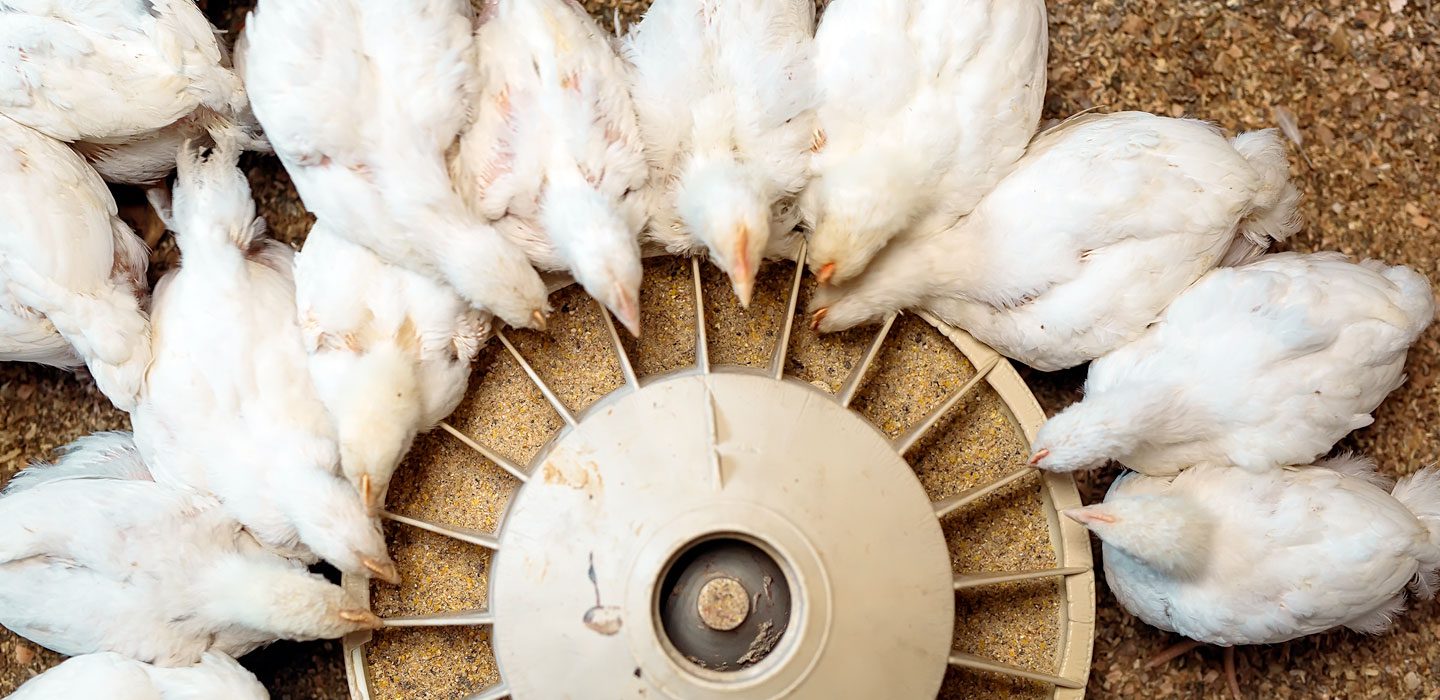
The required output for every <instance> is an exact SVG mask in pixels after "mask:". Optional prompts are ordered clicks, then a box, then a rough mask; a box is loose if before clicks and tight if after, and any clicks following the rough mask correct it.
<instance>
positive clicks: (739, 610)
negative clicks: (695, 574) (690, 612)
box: [695, 576, 750, 632]
mask: <svg viewBox="0 0 1440 700" xmlns="http://www.w3.org/2000/svg"><path fill="white" fill-rule="evenodd" d="M695 607H696V608H697V609H698V610H699V612H700V621H701V622H703V623H705V626H706V627H709V628H710V629H712V630H717V631H720V632H729V631H730V630H733V629H735V628H736V627H739V626H740V623H742V622H744V621H745V618H746V617H747V616H749V615H750V593H749V592H747V591H746V590H745V586H744V585H742V584H741V583H740V582H739V581H737V580H735V579H733V578H730V577H728V576H720V577H717V578H713V579H710V580H709V581H707V582H705V585H704V586H702V587H701V588H700V595H699V597H698V598H696V600H695Z"/></svg>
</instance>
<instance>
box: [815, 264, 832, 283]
mask: <svg viewBox="0 0 1440 700" xmlns="http://www.w3.org/2000/svg"><path fill="white" fill-rule="evenodd" d="M834 276H835V263H833V262H828V263H825V264H824V265H821V266H820V271H819V272H816V273H815V281H817V282H819V283H820V284H830V278H831V277H834Z"/></svg>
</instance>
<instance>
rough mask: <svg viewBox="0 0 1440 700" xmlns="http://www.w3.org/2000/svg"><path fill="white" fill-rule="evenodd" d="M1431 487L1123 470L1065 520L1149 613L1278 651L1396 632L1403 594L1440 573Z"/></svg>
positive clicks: (1439, 504) (1119, 590)
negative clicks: (1300, 643)
mask: <svg viewBox="0 0 1440 700" xmlns="http://www.w3.org/2000/svg"><path fill="white" fill-rule="evenodd" d="M1430 474H1431V472H1422V473H1421V476H1418V477H1417V478H1423V479H1433V476H1428V475H1430ZM1427 489H1428V490H1414V489H1412V490H1410V491H1406V490H1403V489H1402V488H1400V487H1397V488H1396V490H1395V492H1394V495H1392V494H1389V493H1386V492H1385V491H1384V490H1383V489H1381V488H1379V487H1377V486H1375V485H1374V484H1372V483H1370V481H1369V480H1368V479H1366V478H1359V477H1355V476H1350V475H1348V474H1346V473H1344V472H1343V471H1337V470H1333V469H1322V468H1299V469H1274V470H1270V471H1266V472H1263V473H1253V472H1248V471H1245V470H1243V469H1231V468H1228V467H1222V466H1197V467H1193V468H1191V469H1187V470H1186V471H1184V472H1181V473H1180V474H1179V475H1178V476H1173V477H1149V476H1144V475H1141V474H1136V473H1130V474H1126V475H1124V476H1122V477H1121V478H1120V479H1117V480H1116V481H1115V483H1114V484H1113V485H1112V486H1111V487H1110V492H1109V493H1108V494H1107V495H1106V496H1105V502H1104V504H1101V505H1098V506H1089V507H1086V508H1080V509H1076V510H1073V511H1066V515H1069V516H1071V517H1073V518H1075V519H1076V520H1079V521H1081V522H1083V523H1086V525H1087V527H1089V528H1090V529H1091V530H1092V531H1093V532H1095V534H1096V535H1097V536H1099V537H1100V539H1101V540H1102V541H1103V542H1104V557H1105V580H1106V582H1107V583H1108V584H1109V585H1110V589H1111V590H1112V591H1114V593H1115V597H1116V600H1118V601H1119V603H1120V604H1121V606H1123V607H1124V608H1125V609H1126V610H1128V611H1130V612H1131V613H1133V614H1134V615H1136V616H1138V617H1139V618H1140V619H1142V620H1144V621H1145V622H1147V623H1149V624H1151V625H1153V626H1155V627H1159V628H1161V629H1164V630H1168V631H1172V632H1176V633H1179V634H1181V635H1184V636H1186V637H1189V638H1190V639H1194V640H1197V641H1200V642H1205V643H1209V644H1218V645H1222V646H1232V645H1237V644H1273V643H1277V642H1283V641H1286V640H1289V639H1294V638H1296V637H1301V636H1305V635H1309V634H1316V633H1319V632H1324V631H1326V630H1329V629H1333V628H1336V627H1348V628H1350V629H1353V630H1356V631H1359V632H1366V633H1378V632H1381V631H1383V630H1384V629H1385V628H1386V627H1388V626H1389V623H1390V620H1391V619H1392V618H1393V617H1394V615H1396V614H1398V613H1399V612H1400V611H1401V610H1403V609H1404V602H1405V590H1406V588H1407V586H1410V585H1411V584H1412V583H1414V582H1417V581H1427V580H1432V579H1433V576H1434V574H1435V572H1436V570H1437V569H1440V537H1437V536H1436V533H1437V532H1440V529H1437V528H1436V527H1435V524H1434V523H1435V522H1436V513H1437V512H1440V499H1437V497H1436V495H1437V494H1440V490H1436V489H1433V488H1429V487H1427ZM1415 590H1416V591H1417V592H1420V593H1422V594H1423V593H1425V592H1424V591H1422V590H1421V589H1419V588H1416V589H1415Z"/></svg>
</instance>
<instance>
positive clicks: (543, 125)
mask: <svg viewBox="0 0 1440 700" xmlns="http://www.w3.org/2000/svg"><path fill="white" fill-rule="evenodd" d="M490 9H491V12H490V14H489V16H488V17H487V18H486V19H485V20H484V23H483V24H481V26H480V28H479V30H478V32H477V35H476V54H477V56H478V58H477V59H476V62H477V65H478V73H479V76H480V90H479V94H478V95H476V97H475V107H474V110H475V120H474V121H473V122H472V123H471V124H470V125H469V127H467V129H466V130H465V133H464V135H463V136H461V138H460V146H459V148H458V150H457V152H456V154H455V155H454V156H453V157H452V159H451V172H452V175H453V178H454V181H455V184H456V186H457V188H458V189H459V190H460V192H461V193H462V195H464V197H465V200H466V202H467V203H468V204H469V205H470V208H471V210H472V211H474V212H475V213H476V214H477V215H479V216H482V217H484V218H485V219H486V220H488V221H490V222H491V223H492V224H493V225H494V226H495V227H496V228H497V229H499V231H500V232H501V233H503V234H505V236H506V237H507V238H508V239H509V240H510V241H511V242H512V243H514V244H515V245H517V246H519V247H520V248H521V249H522V250H524V251H525V253H526V254H527V255H528V256H529V258H530V260H531V261H532V262H534V263H535V264H536V265H538V266H539V267H540V268H542V269H545V270H561V269H564V270H569V271H570V272H571V273H572V274H574V276H575V279H576V281H578V282H579V283H580V285H581V286H582V287H584V288H585V291H587V292H589V293H590V295H591V296H593V297H595V298H596V299H599V300H600V301H601V303H603V304H605V306H606V307H607V308H609V309H610V310H611V311H612V312H614V314H615V317H616V318H618V319H620V321H621V323H623V324H624V325H625V327H626V328H628V329H630V332H631V333H634V334H636V335H639V333H640V300H639V297H640V277H641V272H642V270H641V267H640V242H639V235H640V230H641V229H642V228H643V227H644V225H645V218H646V212H645V203H644V200H643V192H642V190H643V187H644V185H645V181H646V177H647V175H648V174H649V169H648V167H647V166H646V163H645V145H644V143H643V142H642V141H641V139H640V132H639V129H638V128H637V127H636V125H635V106H634V104H633V103H632V102H631V100H630V93H629V89H628V86H627V85H626V76H625V66H624V64H623V63H622V62H621V61H620V58H619V56H617V55H616V54H615V49H614V48H613V47H612V46H611V44H610V41H609V37H607V36H605V35H604V34H602V33H601V31H600V29H599V27H597V26H596V25H595V22H594V21H593V20H591V19H590V16H589V15H587V14H585V11H584V10H583V9H582V8H580V7H578V6H577V5H575V4H574V3H573V2H571V1H570V0H499V2H498V3H496V5H495V6H494V7H492V8H490Z"/></svg>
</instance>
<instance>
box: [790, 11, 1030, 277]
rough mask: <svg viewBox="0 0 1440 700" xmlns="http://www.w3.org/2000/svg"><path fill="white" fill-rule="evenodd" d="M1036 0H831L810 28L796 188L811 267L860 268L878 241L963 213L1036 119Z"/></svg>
mask: <svg viewBox="0 0 1440 700" xmlns="http://www.w3.org/2000/svg"><path fill="white" fill-rule="evenodd" d="M1047 37H1048V34H1047V28H1046V14H1045V3H1044V1H1043V0H835V1H834V2H832V3H830V5H829V6H827V7H826V8H825V14H824V16H823V17H822V18H821V21H820V28H819V31H818V32H817V33H816V36H815V45H816V53H817V57H816V72H817V76H818V78H817V80H818V89H819V92H820V106H819V113H818V114H819V117H818V119H819V128H820V132H819V133H820V134H821V137H820V139H819V140H818V141H817V144H818V145H820V146H821V147H819V148H817V154H816V155H815V159H814V180H813V181H812V182H811V183H810V185H809V187H807V188H806V190H805V193H804V195H802V197H801V205H802V208H803V210H804V212H805V218H806V220H807V222H808V223H809V225H810V227H811V229H812V230H813V233H812V235H811V237H810V252H809V260H810V266H811V268H812V269H814V270H815V272H816V278H817V279H818V280H819V281H820V282H822V283H826V282H830V283H834V284H840V283H843V282H846V281H847V280H850V279H852V278H853V277H854V276H855V275H858V274H859V273H860V272H861V271H862V270H864V269H865V266H866V265H867V264H869V262H870V260H871V259H872V258H873V257H874V256H875V254H876V253H878V252H879V251H880V250H881V248H883V247H884V246H885V244H886V243H888V242H889V241H890V239H892V238H893V237H895V236H896V235H898V234H900V233H902V232H904V231H906V230H908V229H910V228H911V227H915V228H916V229H918V230H927V229H933V228H935V227H937V226H938V227H940V228H943V227H946V226H949V225H950V224H952V223H954V221H955V220H956V219H957V218H959V217H960V216H963V215H965V214H967V213H969V212H970V210H971V209H973V208H974V207H975V205H976V203H977V202H979V201H980V198H981V197H983V196H984V195H985V193H986V192H989V191H990V189H991V188H993V187H994V186H995V183H996V182H998V181H999V180H1000V178H1002V177H1004V176H1005V174H1006V173H1007V172H1009V170H1010V168H1011V167H1013V165H1014V163H1015V161H1016V160H1018V159H1019V158H1020V156H1021V154H1022V153H1024V151H1025V145H1026V144H1028V143H1029V142H1030V138H1031V137H1032V136H1034V135H1035V129H1036V127H1037V126H1038V124H1039V122H1040V110H1041V107H1042V105H1043V102H1044V96H1045V77H1046V76H1045V60H1046V54H1047V52H1048V49H1049V42H1048V40H1047Z"/></svg>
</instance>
